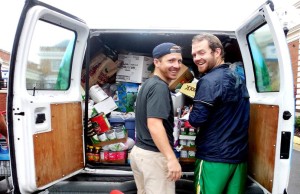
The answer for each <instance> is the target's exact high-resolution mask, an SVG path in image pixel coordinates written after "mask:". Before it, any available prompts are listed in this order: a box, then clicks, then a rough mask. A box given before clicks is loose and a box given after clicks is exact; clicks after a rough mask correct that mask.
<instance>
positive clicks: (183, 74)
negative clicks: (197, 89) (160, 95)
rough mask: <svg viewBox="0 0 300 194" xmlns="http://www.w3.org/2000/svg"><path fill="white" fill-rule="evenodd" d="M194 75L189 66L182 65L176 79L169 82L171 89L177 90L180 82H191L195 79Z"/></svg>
mask: <svg viewBox="0 0 300 194" xmlns="http://www.w3.org/2000/svg"><path fill="white" fill-rule="evenodd" d="M193 78H194V76H193V74H192V72H191V71H190V70H189V68H188V67H187V66H185V65H184V64H182V65H181V68H180V71H179V72H178V76H177V78H176V79H175V80H172V81H171V82H170V84H169V89H170V90H175V88H176V86H177V85H178V84H180V83H189V82H191V81H192V80H193Z"/></svg>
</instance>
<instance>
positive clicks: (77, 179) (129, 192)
mask: <svg viewBox="0 0 300 194" xmlns="http://www.w3.org/2000/svg"><path fill="white" fill-rule="evenodd" d="M191 188H193V180H192V177H191V176H190V177H183V178H182V179H180V180H179V181H177V182H176V194H193V193H194V192H193V190H192V189H191ZM114 189H118V190H120V191H122V192H124V193H126V194H136V193H137V190H136V185H135V182H134V179H133V176H130V175H128V176H124V175H91V174H86V173H82V174H79V175H76V176H74V177H72V178H70V179H67V180H65V181H62V182H60V183H57V184H55V185H54V186H52V187H51V188H49V189H48V192H49V193H52V194H54V193H55V194H58V193H60V194H63V193H72V194H77V193H78V194H79V193H80V194H83V193H88V194H93V193H94V194H109V193H110V191H111V190H114ZM263 193H264V192H263V190H262V189H261V188H260V187H259V186H258V185H257V184H255V183H254V182H252V181H251V180H250V179H248V181H247V189H246V192H245V194H263Z"/></svg>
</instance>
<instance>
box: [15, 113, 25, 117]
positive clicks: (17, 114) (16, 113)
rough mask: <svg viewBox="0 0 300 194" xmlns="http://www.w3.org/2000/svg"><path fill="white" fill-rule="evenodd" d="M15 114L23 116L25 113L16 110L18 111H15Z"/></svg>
mask: <svg viewBox="0 0 300 194" xmlns="http://www.w3.org/2000/svg"><path fill="white" fill-rule="evenodd" d="M15 115H20V116H24V115H25V112H18V113H15Z"/></svg>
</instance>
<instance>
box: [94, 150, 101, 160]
mask: <svg viewBox="0 0 300 194" xmlns="http://www.w3.org/2000/svg"><path fill="white" fill-rule="evenodd" d="M94 162H100V147H95V151H94Z"/></svg>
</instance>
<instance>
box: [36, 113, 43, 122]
mask: <svg viewBox="0 0 300 194" xmlns="http://www.w3.org/2000/svg"><path fill="white" fill-rule="evenodd" d="M45 121H46V115H45V113H38V114H37V115H36V119H35V124H40V123H44V122H45Z"/></svg>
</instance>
